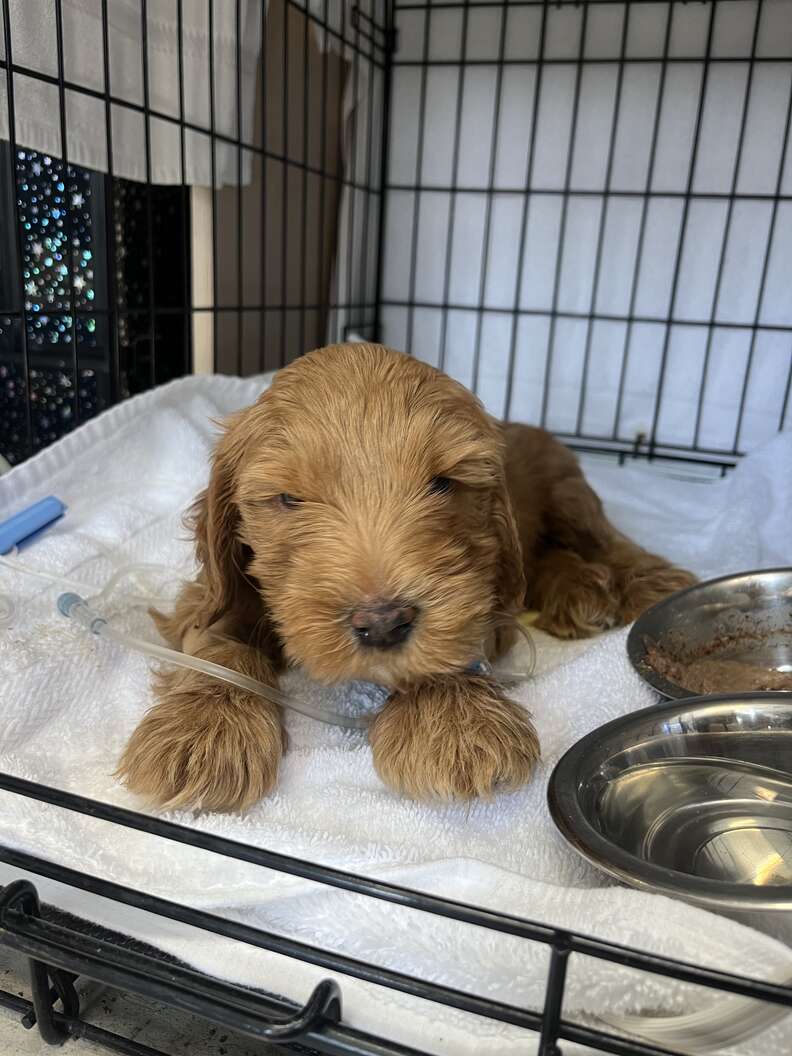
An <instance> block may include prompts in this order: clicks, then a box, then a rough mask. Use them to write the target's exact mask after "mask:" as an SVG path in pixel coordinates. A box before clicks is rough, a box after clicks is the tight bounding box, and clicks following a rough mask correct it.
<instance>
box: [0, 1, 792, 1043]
mask: <svg viewBox="0 0 792 1056" xmlns="http://www.w3.org/2000/svg"><path fill="white" fill-rule="evenodd" d="M134 6H135V5H129V4H125V5H118V4H116V3H114V0H98V2H97V3H96V4H95V5H94V6H93V8H91V6H90V5H72V4H70V3H69V2H68V0H66V2H64V0H52V2H51V3H48V2H46V0H41V2H38V3H30V4H26V5H22V4H19V3H15V2H14V0H2V4H1V9H2V16H3V33H2V45H3V46H2V60H1V61H0V65H1V66H2V68H3V71H4V83H3V90H2V95H3V99H2V100H0V139H2V140H5V145H3V148H2V157H1V158H0V162H2V166H3V172H2V179H0V197H1V198H2V203H1V205H2V209H3V215H4V218H5V222H4V224H3V228H2V233H0V243H2V245H0V261H1V262H2V270H0V299H1V300H2V303H0V374H1V375H2V379H3V391H2V394H1V395H0V399H2V401H3V407H4V411H3V419H2V425H1V426H0V441H2V444H3V449H2V451H1V452H0V453H2V454H4V455H5V457H6V458H7V459H8V460H9V461H11V462H14V461H19V460H21V459H23V458H25V457H27V456H28V455H29V454H31V453H33V452H34V451H36V450H38V449H40V448H41V447H43V446H44V445H45V444H47V443H49V442H51V441H52V440H53V439H57V438H58V437H59V436H60V435H62V434H63V433H64V432H65V431H67V430H69V429H71V428H73V427H74V426H75V425H77V424H79V423H80V422H82V421H84V420H85V419H86V418H88V417H90V416H91V415H92V414H94V413H96V412H97V411H99V410H101V409H102V408H103V407H105V406H107V405H109V404H111V403H113V402H116V401H118V400H120V399H123V398H125V397H126V396H127V395H130V394H131V393H133V392H136V391H140V390H141V389H144V388H147V387H150V386H152V385H154V384H157V383H159V382H161V381H164V380H166V379H167V378H170V377H173V376H177V375H179V374H183V373H185V372H187V371H189V370H195V371H208V370H218V371H223V372H234V373H244V374H251V373H255V372H258V371H261V370H265V369H270V368H273V367H277V366H279V365H282V364H284V363H286V362H288V361H289V360H291V359H292V358H294V357H295V356H297V355H299V354H301V353H302V352H304V351H305V350H307V349H308V348H310V347H314V346H316V345H320V344H323V343H325V342H326V341H328V340H338V339H347V338H350V337H354V336H356V335H362V336H364V337H366V338H372V339H377V340H383V341H385V342H386V343H388V344H391V345H394V346H396V347H403V348H406V349H407V350H408V351H410V352H412V353H414V354H416V355H419V356H421V357H422V358H424V359H427V360H428V361H430V362H433V363H436V364H437V365H438V366H440V367H442V368H443V369H445V370H447V371H449V372H450V373H452V374H454V375H455V376H456V377H458V378H460V380H462V381H464V382H465V383H466V384H468V385H470V386H471V387H472V388H473V389H474V390H475V391H476V392H477V393H479V395H480V396H481V397H482V399H483V400H484V401H485V403H486V405H487V406H488V407H489V409H490V410H492V411H493V413H496V414H499V415H502V416H504V417H507V418H511V419H516V420H524V421H531V422H536V423H540V424H543V425H545V426H547V427H548V428H550V429H551V430H552V431H554V432H555V433H556V434H557V435H559V436H561V437H562V438H563V439H564V440H566V441H567V442H568V443H570V444H571V445H572V446H575V447H579V448H583V449H590V450H595V451H603V452H611V453H615V454H618V455H619V456H621V457H625V456H627V455H647V456H650V457H656V458H673V459H684V460H687V461H690V462H703V463H711V464H713V465H715V466H719V467H724V468H725V467H728V466H730V465H733V464H734V462H735V461H736V460H737V458H738V457H739V456H740V455H741V454H742V453H743V452H745V451H747V450H749V449H750V448H751V447H753V446H756V445H757V444H759V443H760V442H761V441H762V440H763V439H766V438H768V437H769V436H770V435H772V434H773V433H774V432H775V431H777V430H780V429H783V428H785V427H788V426H789V424H790V420H791V419H790V415H792V410H791V409H790V390H791V388H792V297H790V294H789V283H788V274H789V266H790V264H792V260H791V259H790V257H791V256H792V150H790V124H791V122H792V9H791V8H790V5H789V2H788V0H704V2H698V0H696V2H693V0H691V2H684V0H646V2H642V0H630V2H625V0H588V2H585V3H571V2H549V0H492V2H489V0H449V2H445V0H436V2H434V3H433V2H429V0H427V2H414V0H397V2H396V3H395V4H392V3H386V2H384V0H369V2H368V3H366V2H362V3H360V4H347V3H346V2H345V0H307V2H306V3H305V4H303V3H300V2H299V0H271V3H270V4H269V5H267V4H264V3H258V2H257V3H253V2H252V0H196V2H195V3H193V0H191V2H190V3H189V4H185V3H183V0H172V2H168V0H160V2H155V0H149V2H148V3H147V2H146V0H141V2H140V4H139V5H137V15H139V17H137V18H136V19H131V18H130V11H131V10H132V8H133V7H134ZM25 19H32V20H33V21H34V22H35V25H36V28H37V32H36V33H33V34H31V33H29V32H26V31H25V30H26V28H27V27H26V24H25ZM81 19H82V21H80V20H81ZM31 41H35V44H34V45H31ZM31 47H32V48H33V50H31ZM81 49H88V51H89V52H90V54H91V56H92V60H91V62H90V63H88V64H86V63H85V62H84V61H81V60H83V59H84V50H81ZM97 57H98V59H97ZM0 788H2V789H3V790H5V791H8V792H11V793H14V794H16V795H19V796H25V797H28V798H31V799H34V800H38V801H40V802H43V803H48V804H51V805H53V806H55V807H57V808H60V809H63V810H71V811H76V812H78V813H82V814H86V815H89V816H91V817H94V818H97V819H100V820H102V821H104V822H107V823H108V825H114V826H122V827H123V826H126V827H129V828H132V829H139V830H142V831H145V832H148V833H151V834H154V835H157V836H159V837H162V838H163V839H166V840H171V841H176V842H178V843H183V844H188V845H191V846H194V847H200V848H203V849H205V850H207V851H208V852H212V853H215V854H218V855H220V856H226V857H230V858H235V859H239V860H243V861H246V862H250V863H254V864H258V865H261V866H266V867H267V868H270V869H275V870H279V871H282V872H285V873H288V874H290V875H294V876H301V877H304V878H308V879H311V880H315V881H318V882H319V883H322V884H326V885H330V886H331V887H336V888H341V889H344V890H348V891H353V892H357V893H358V894H362V895H366V896H370V897H372V898H376V899H382V900H385V901H388V902H391V903H395V904H398V905H403V906H409V907H412V908H414V909H416V910H419V911H422V912H424V913H430V914H437V915H440V916H443V917H447V918H450V919H453V920H457V921H465V922H467V923H470V924H474V925H477V926H479V927H483V928H488V929H492V930H495V931H498V932H501V933H504V934H508V935H512V936H518V937H521V938H523V939H525V940H526V941H527V942H528V941H530V942H540V943H544V944H546V945H547V946H549V948H550V950H551V956H550V959H549V970H548V977H547V989H546V997H545V1004H544V1007H543V1009H542V1010H541V1011H539V1010H535V1011H532V1010H527V1009H524V1008H519V1007H515V1006H511V1005H507V1004H504V1003H502V1002H498V1001H495V1000H491V999H488V998H482V997H477V996H474V995H472V994H470V993H464V992H461V991H459V990H454V989H452V988H450V987H447V986H443V985H440V984H437V983H432V982H429V981H427V980H422V979H419V978H415V977H412V976H408V975H404V974H400V973H398V972H395V971H390V970H387V969H384V968H381V967H378V966H376V965H373V964H367V963H363V962H360V961H356V960H355V959H353V958H352V957H348V956H343V955H341V954H338V953H331V952H329V951H325V950H321V949H318V948H315V947H312V946H309V945H307V944H305V943H299V942H296V941H293V940H289V939H285V938H283V937H280V936H277V935H274V934H272V933H268V932H266V931H263V930H260V929H256V928H252V927H247V926H244V925H241V924H239V923H237V922H234V921H231V920H225V919H222V918H219V917H217V916H213V915H211V914H208V913H205V912H202V911H199V910H196V909H192V908H189V907H187V906H182V905H177V904H175V903H172V902H166V901H165V900H163V899H160V898H156V897H154V896H152V895H150V894H147V893H146V892H142V891H135V890H132V889H130V888H128V887H124V886H122V885H119V884H115V883H110V882H109V881H105V880H102V879H101V878H100V877H97V876H92V875H90V874H88V873H84V872H76V871H74V870H69V869H66V868H64V867H61V866H58V865H57V864H54V863H52V862H48V861H44V860H43V859H40V858H36V857H34V856H32V855H29V854H23V853H20V852H17V851H14V850H13V849H11V848H7V847H6V848H2V849H0V860H2V861H4V862H6V863H8V864H10V865H12V866H14V867H16V868H19V869H24V870H27V871H30V872H32V873H35V874H37V875H39V876H43V877H48V878H50V879H55V880H58V881H60V882H62V883H65V884H68V885H71V886H73V887H75V888H77V889H79V890H82V891H86V892H90V893H93V894H97V895H101V896H103V897H106V898H109V899H112V900H115V901H116V902H119V903H122V904H125V905H129V906H135V907H138V908H141V909H145V910H147V911H150V912H153V913H157V914H159V915H161V916H162V917H165V918H168V919H171V920H177V921H181V922H182V923H185V924H189V925H193V926H196V927H199V928H202V929H204V930H205V931H206V932H208V933H212V934H216V935H222V936H224V937H227V938H233V939H235V940H238V941H239V942H241V943H249V944H251V945H253V946H257V947H260V948H263V949H268V950H275V951H277V952H280V953H283V954H285V955H287V956H289V957H294V958H299V959H302V960H305V961H307V962H309V963H311V964H314V965H319V966H322V967H324V968H326V969H327V970H329V971H334V972H337V973H341V974H343V975H348V976H352V977H355V978H359V979H364V980H367V981H369V982H371V983H373V984H376V985H378V986H382V987H386V988H393V989H395V990H399V991H402V992H404V993H408V994H412V995H415V996H418V997H421V998H425V999H427V1000H429V1001H434V1002H438V1003H440V1004H443V1005H447V1006H450V1007H453V1008H456V1009H460V1010H463V1011H466V1012H470V1013H473V1014H476V1015H480V1016H484V1017H490V1018H491V1019H493V1020H499V1021H501V1022H506V1023H510V1024H514V1025H516V1026H520V1027H524V1028H525V1029H526V1046H529V1045H531V1043H532V1042H531V1040H530V1039H531V1034H530V1032H536V1033H538V1036H539V1040H538V1046H539V1047H538V1051H539V1053H540V1054H541V1056H557V1054H559V1053H561V1052H562V1051H563V1048H562V1044H561V1043H562V1042H563V1041H571V1042H577V1043H580V1044H585V1045H589V1046H590V1047H592V1048H594V1049H596V1050H598V1051H603V1052H611V1053H617V1054H625V1056H627V1054H629V1056H661V1054H662V1053H663V1052H667V1051H668V1050H663V1049H661V1048H658V1047H657V1046H653V1045H651V1044H649V1043H647V1042H643V1041H640V1040H637V1039H628V1038H624V1037H617V1036H616V1035H614V1034H611V1033H607V1032H606V1031H603V1030H600V1029H595V1028H593V1027H589V1026H584V1025H581V1024H578V1023H573V1022H569V1021H567V1020H565V1019H564V1018H563V1016H562V1011H563V994H564V984H565V972H566V965H567V963H568V960H569V958H570V957H573V956H591V957H595V958H600V959H603V960H607V961H611V962H614V963H617V964H621V965H626V966H629V967H633V968H635V969H638V970H641V971H644V972H649V973H656V974H660V975H666V976H670V977H673V978H677V979H680V980H683V981H687V982H691V983H697V984H701V985H703V986H707V987H710V988H713V989H714V990H715V991H719V992H722V993H723V992H728V993H736V994H743V995H746V996H750V997H755V998H757V999H762V1000H765V1001H768V1002H772V1003H776V1004H781V1005H787V1006H792V991H790V989H789V988H786V987H783V986H779V985H775V984H770V983H761V982H758V981H755V980H750V979H747V978H739V977H736V976H729V975H726V974H724V973H719V972H715V971H710V970H706V969H703V968H700V967H696V966H694V965H684V964H681V963H679V962H675V961H673V960H670V959H668V958H663V957H658V956H654V955H650V954H648V953H645V952H644V953H642V952H640V951H638V950H629V949H625V948H621V947H618V946H615V945H613V944H610V943H606V942H599V941H595V940H592V939H587V938H585V937H583V936H580V935H576V934H574V933H571V932H564V931H561V930H558V929H554V928H551V927H546V926H544V925H538V924H535V923H532V922H530V921H528V920H522V919H518V918H514V917H509V916H506V915H504V914H500V913H495V912H490V911H485V910H482V909H480V908H477V907H475V906H469V905H463V904H460V903H455V902H451V901H448V900H444V899H442V898H438V897H432V896H428V895H425V894H421V893H419V892H415V891H409V890H406V889H404V888H400V887H397V886H394V885H391V884H387V883H381V882H377V881H373V880H370V879H367V878H364V877H360V876H355V875H352V874H348V873H343V872H341V871H338V870H335V869H329V868H325V867H322V866H320V865H315V864H312V863H310V862H307V861H302V860H298V859H292V858H287V857H285V856H283V855H279V854H277V853H276V852H274V851H266V850H262V849H259V848H252V847H248V846H245V845H242V844H237V843H233V842H232V841H228V840H224V839H221V838H220V837H217V836H212V835H209V834H207V833H205V832H199V831H197V830H191V829H187V828H182V827H179V826H176V825H173V824H170V823H168V822H165V821H163V820H160V819H155V818H150V817H147V816H144V815H141V814H136V813H134V812H131V811H127V810H123V809H121V808H117V807H113V806H109V805H106V804H103V803H99V802H96V801H92V800H89V799H85V798H83V797H80V796H76V795H73V794H70V793H66V792H63V791H59V790H56V789H52V788H47V787H45V786H43V785H38V784H34V783H31V782H28V781H24V780H22V779H20V778H16V777H13V776H11V775H2V776H0ZM108 831H113V830H108ZM221 860H222V857H221ZM0 927H2V941H3V942H4V943H6V944H8V945H9V946H12V947H14V948H15V949H17V950H19V951H21V952H22V953H23V954H24V955H25V956H27V957H28V958H30V960H31V964H32V986H33V1002H32V1004H30V1003H28V1002H26V1001H24V1000H22V999H21V998H19V997H17V996H15V995H13V994H10V993H4V994H0V1003H2V1004H3V1005H5V1007H7V1008H10V1009H12V1010H13V1011H16V1012H18V1013H19V1014H20V1015H22V1016H23V1017H24V1020H25V1022H26V1024H27V1025H28V1026H31V1025H33V1024H34V1023H38V1026H39V1029H40V1031H41V1034H42V1037H43V1038H44V1039H45V1040H46V1041H49V1042H51V1043H53V1044H58V1043H59V1042H61V1041H62V1040H63V1039H64V1038H65V1037H68V1036H72V1037H90V1038H93V1039H94V1040H96V1041H99V1042H101V1043H102V1044H105V1045H106V1046H107V1047H108V1048H111V1049H114V1050H115V1051H119V1052H125V1053H129V1054H132V1056H152V1050H151V1049H148V1048H146V1047H145V1046H143V1045H141V1044H139V1043H137V1042H134V1041H129V1040H127V1039H122V1038H120V1037H118V1036H116V1035H112V1034H109V1033H108V1032H106V1031H103V1030H100V1029H99V1028H97V1027H93V1026H91V1025H90V1024H88V1023H85V1022H83V1021H82V1020H81V1018H80V1008H79V1000H78V999H77V996H76V992H75V990H74V985H73V984H74V980H75V977H76V976H77V975H85V976H87V977H89V978H93V979H98V980H100V981H105V982H107V983H109V984H112V985H114V986H117V987H119V988H121V989H128V990H129V991H131V992H134V993H140V994H144V995H148V996H153V997H156V998H158V999H159V1000H161V1001H163V1002H165V1003H167V1004H170V1005H172V1006H174V1007H180V1008H185V1009H189V1010H194V1011H197V1012H199V1014H200V1015H202V1016H204V1017H205V1018H208V1019H210V1020H212V1021H213V1022H216V1023H218V1024H223V1025H224V1026H227V1027H229V1028H232V1029H235V1030H238V1031H240V1032H241V1033H243V1034H245V1035H247V1036H249V1037H255V1038H259V1039H262V1040H268V1041H271V1042H273V1043H277V1044H279V1045H281V1046H282V1047H283V1048H286V1049H287V1050H289V1051H294V1052H309V1051H311V1052H314V1051H315V1052H326V1053H338V1054H341V1053H344V1054H360V1056H363V1054H366V1056H371V1054H382V1056H386V1054H387V1056H407V1054H408V1053H416V1051H417V1050H410V1049H408V1048H406V1047H405V1046H403V1045H400V1044H398V1043H396V1042H393V1041H389V1040H388V1039H387V1038H384V1037H376V1036H374V1035H371V1034H364V1033H362V1032H360V1031H358V1030H355V1029H353V1028H351V1027H350V1026H348V1025H347V1024H345V1022H344V1018H343V1014H342V997H343V994H342V993H341V991H339V989H338V987H337V986H336V985H335V984H331V983H327V984H321V985H320V986H319V987H317V989H316V990H315V992H314V994H313V995H312V997H311V999H310V1000H309V1001H308V1003H307V1004H306V1005H305V1007H304V1008H297V1007H296V1006H295V1005H294V1004H293V1003H292V1002H289V1001H287V1000H285V999H284V998H282V997H279V996H278V995H277V994H274V993H262V992H258V991H257V992H253V991H250V990H246V989H243V988H241V987H235V986H232V985H230V984H227V983H223V982H220V981H218V980H216V979H213V978H210V977H208V976H206V975H202V974H201V973H199V972H196V971H193V970H190V969H188V968H186V967H185V966H182V965H174V964H173V963H171V962H170V961H166V960H165V959H163V958H162V957H160V956H158V955H157V953H156V951H141V950H138V949H130V948H129V947H128V946H127V945H125V944H124V942H123V940H122V938H120V937H118V936H112V935H111V936H105V937H104V938H103V939H102V940H101V941H99V942H97V941H96V939H95V938H93V939H91V940H90V941H89V940H88V939H87V938H86V936H85V934H84V932H83V931H82V930H81V929H80V927H79V926H77V925H75V924H74V923H73V922H68V921H67V922H65V923H64V921H63V920H62V919H60V918H57V917H56V916H54V915H53V911H52V909H51V908H47V907H44V908H43V909H42V907H40V906H39V903H38V899H37V896H36V892H35V889H34V888H33V887H32V886H31V885H30V884H27V883H26V882H20V883H17V884H14V885H11V886H9V887H8V888H6V889H5V890H4V892H3V894H2V897H0ZM342 989H343V988H341V990H342ZM58 1002H60V1006H61V1008H60V1010H56V1008H55V1006H56V1005H57V1004H58Z"/></svg>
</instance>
